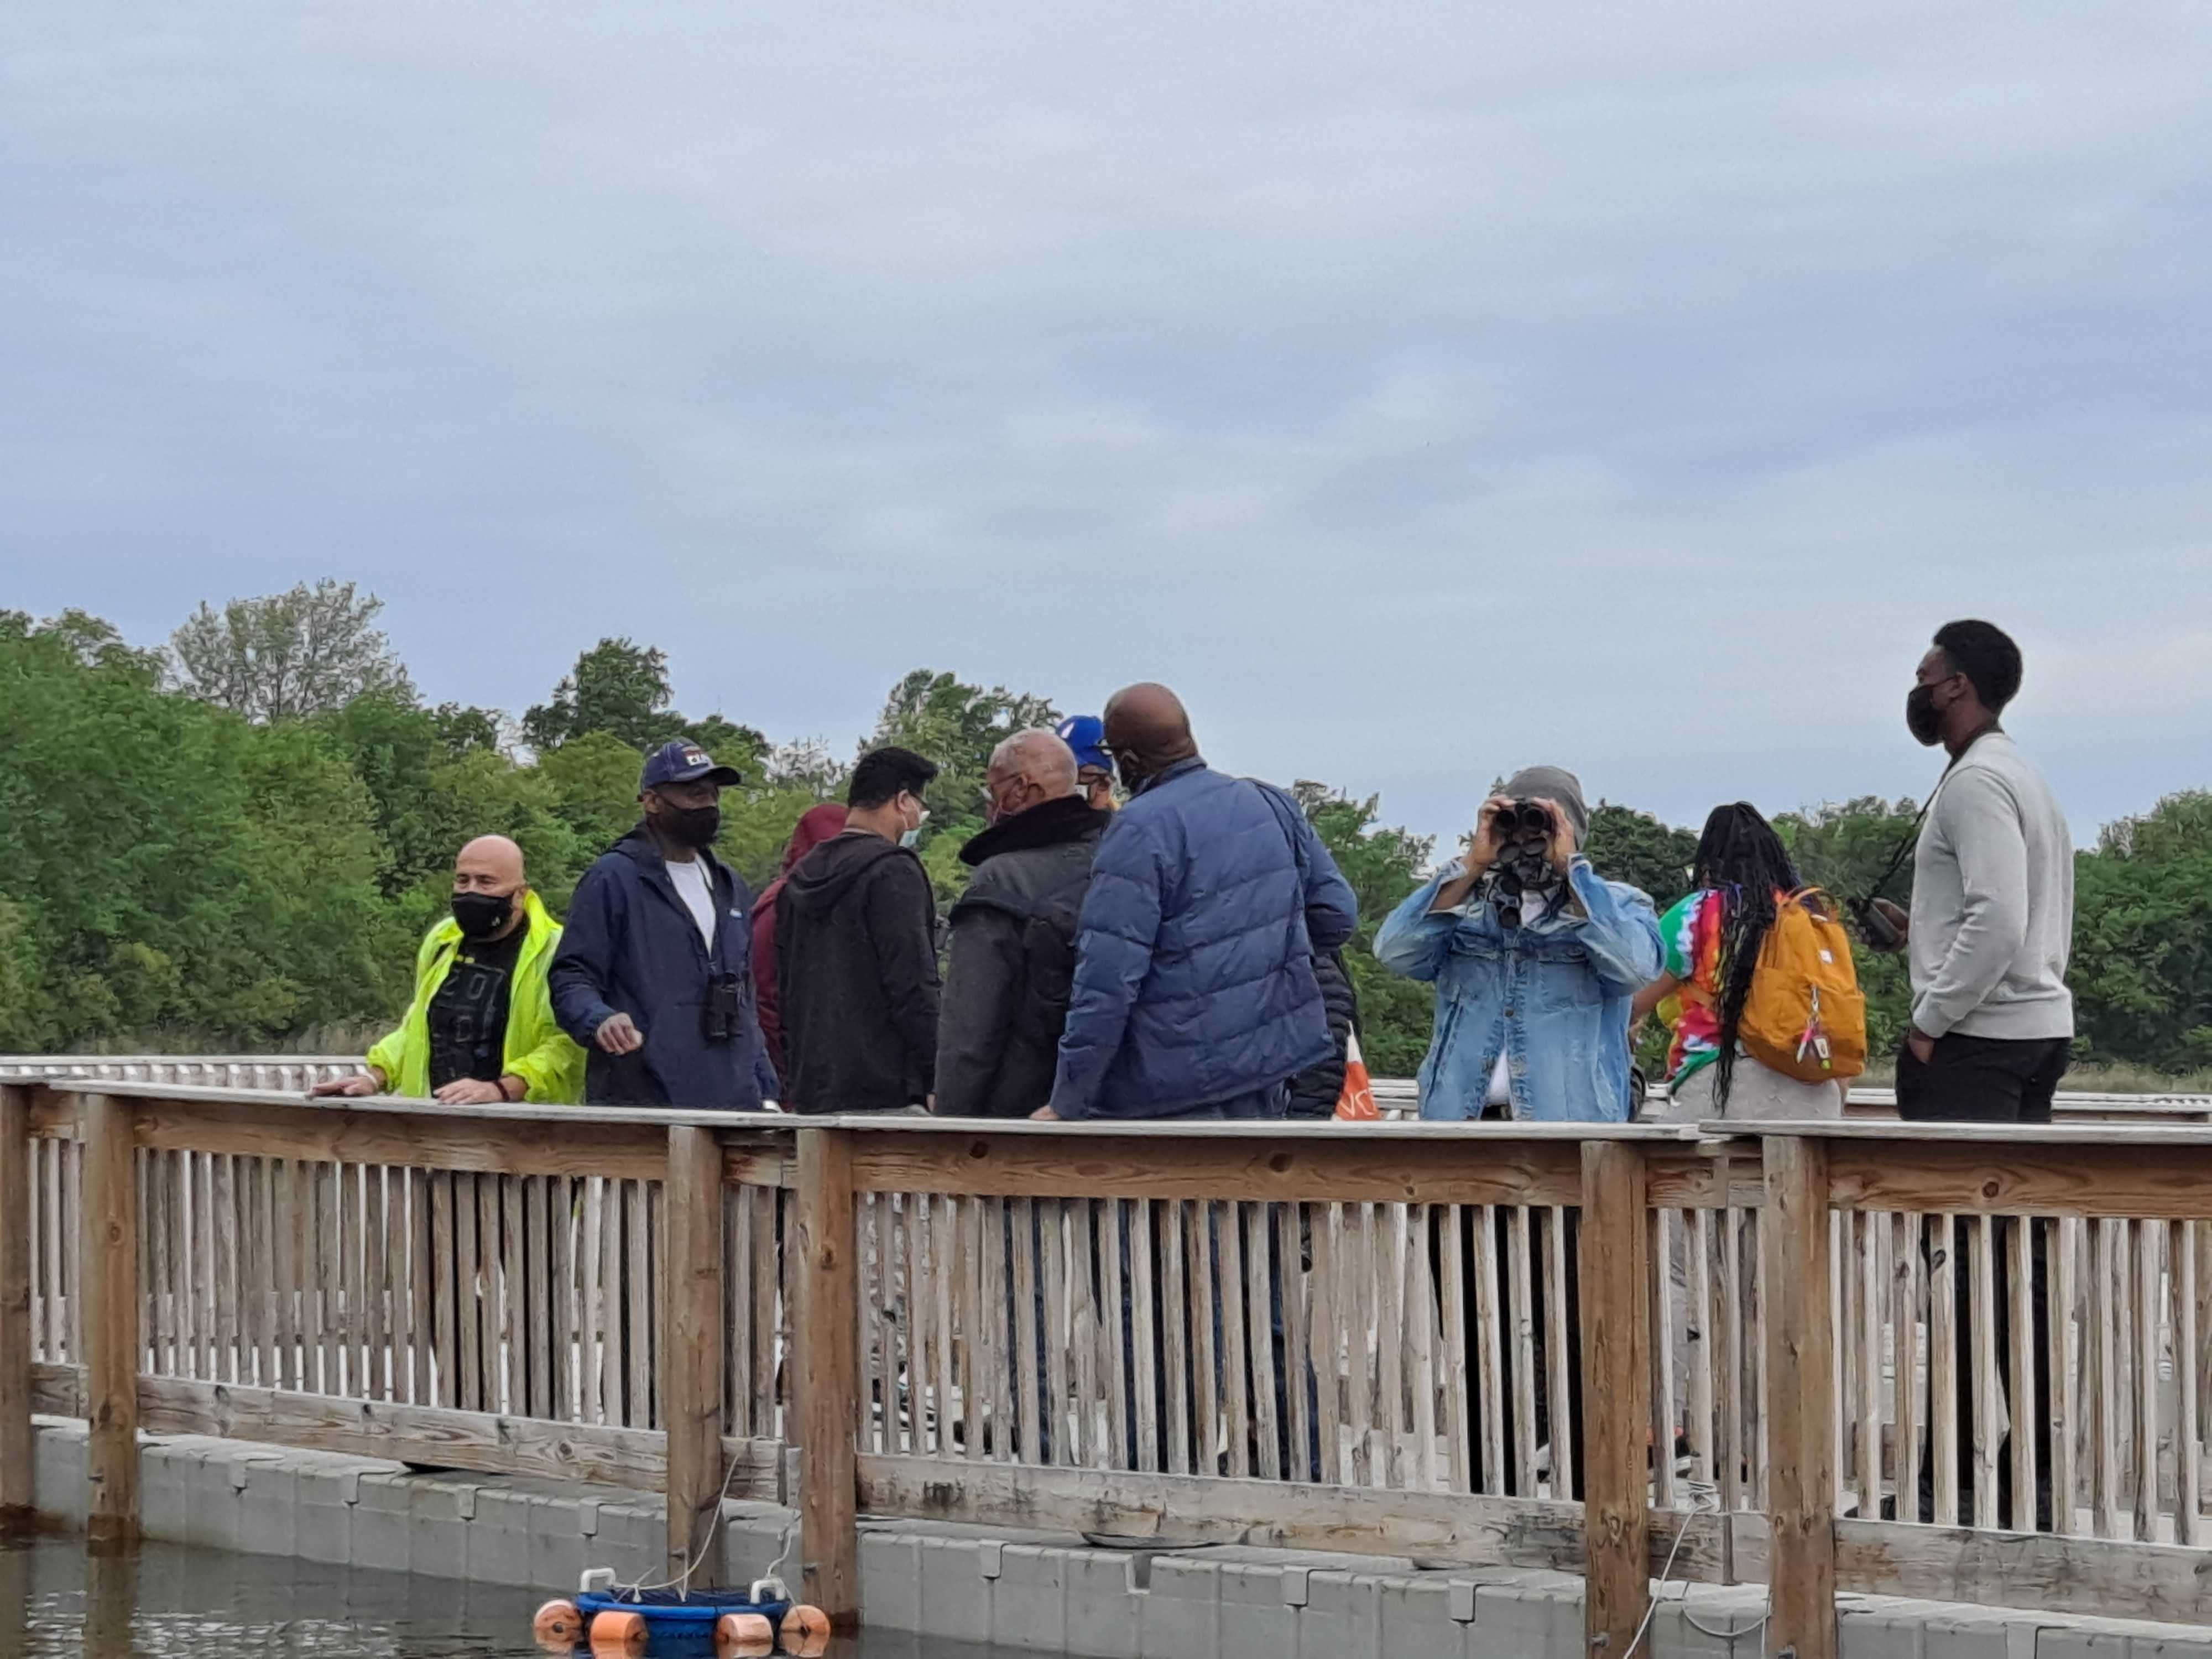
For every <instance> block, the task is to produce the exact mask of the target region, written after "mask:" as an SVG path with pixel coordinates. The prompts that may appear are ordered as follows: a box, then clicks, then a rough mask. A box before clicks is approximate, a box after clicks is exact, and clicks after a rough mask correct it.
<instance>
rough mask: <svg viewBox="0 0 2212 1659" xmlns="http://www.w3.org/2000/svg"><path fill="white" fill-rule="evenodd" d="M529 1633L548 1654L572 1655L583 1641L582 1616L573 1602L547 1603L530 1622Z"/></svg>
mask: <svg viewBox="0 0 2212 1659" xmlns="http://www.w3.org/2000/svg"><path fill="white" fill-rule="evenodd" d="M530 1633H531V1634H532V1636H534V1637H536V1638H538V1646H539V1647H541V1648H544V1650H545V1651H546V1652H548V1653H574V1651H575V1650H576V1644H577V1643H579V1642H580V1641H582V1640H583V1639H584V1615H583V1614H582V1613H579V1612H577V1611H576V1604H575V1603H574V1601H557V1600H556V1601H548V1602H547V1603H546V1604H545V1605H544V1607H540V1608H538V1616H537V1617H536V1618H535V1619H532V1620H531V1621H530Z"/></svg>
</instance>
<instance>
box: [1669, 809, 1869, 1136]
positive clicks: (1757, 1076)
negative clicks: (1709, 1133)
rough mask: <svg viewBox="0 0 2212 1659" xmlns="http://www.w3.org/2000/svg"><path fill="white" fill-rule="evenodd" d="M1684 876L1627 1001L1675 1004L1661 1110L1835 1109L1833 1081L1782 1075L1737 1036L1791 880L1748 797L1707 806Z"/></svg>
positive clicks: (1684, 1113)
mask: <svg viewBox="0 0 2212 1659" xmlns="http://www.w3.org/2000/svg"><path fill="white" fill-rule="evenodd" d="M1690 878H1691V881H1692V883H1693V884H1694V890H1692V892H1691V893H1690V895H1689V896H1687V897H1686V898H1685V899H1683V900H1682V901H1681V902H1680V903H1679V904H1677V905H1675V906H1674V908H1673V909H1671V910H1669V911H1668V913H1667V914H1666V915H1665V916H1663V917H1662V918H1661V920H1660V923H1659V938H1660V944H1661V945H1662V951H1663V953H1664V969H1663V971H1662V973H1661V974H1660V975H1659V977H1658V978H1657V979H1656V980H1654V981H1652V982H1651V983H1650V984H1649V985H1647V986H1645V987H1644V989H1643V990H1642V991H1640V992H1639V993H1638V994H1637V998H1636V1002H1635V1007H1634V1015H1635V1017H1636V1018H1642V1017H1643V1016H1644V1015H1645V1014H1647V1013H1649V1012H1651V1011H1652V1010H1653V1009H1655V1008H1658V1007H1660V1006H1662V1004H1664V1003H1666V1002H1667V1001H1668V1000H1669V999H1672V1000H1674V1003H1675V1004H1676V1006H1677V1008H1678V1011H1679V1012H1677V1013H1676V1014H1675V1016H1674V1022H1673V1023H1674V1043H1673V1046H1672V1047H1671V1048H1669V1049H1668V1056H1667V1064H1668V1110H1667V1113H1666V1115H1668V1117H1673V1118H1710V1117H1739V1118H1753V1117H1759V1118H1802V1117H1836V1116H1839V1115H1842V1112H1843V1109H1844V1096H1843V1090H1842V1087H1841V1085H1838V1084H1835V1083H1802V1082H1800V1081H1799V1080H1798V1079H1796V1078H1793V1077H1786V1076H1784V1074H1783V1073H1780V1072H1777V1071H1774V1070H1772V1069H1771V1068H1770V1067H1768V1066H1763V1065H1761V1064H1760V1063H1759V1061H1758V1060H1754V1059H1753V1058H1752V1057H1751V1056H1750V1055H1749V1054H1745V1053H1744V1052H1743V1051H1742V1050H1741V1048H1740V1047H1739V1045H1738V1044H1737V1042H1736V1031H1737V1028H1738V1026H1739V1025H1740V1024H1741V1021H1742V1018H1743V1010H1744V1005H1745V1004H1746V1003H1747V1001H1748V1000H1750V997H1751V982H1752V979H1753V975H1755V974H1756V973H1757V972H1758V970H1759V951H1760V949H1761V947H1762V946H1764V945H1765V943H1766V934H1767V930H1768V929H1769V928H1771V927H1773V926H1774V920H1775V915H1776V911H1777V908H1778V905H1779V903H1780V902H1781V901H1783V900H1784V899H1786V898H1787V897H1789V896H1790V894H1792V893H1795V892H1796V890H1798V887H1799V885H1800V884H1799V882H1798V878H1797V867H1796V865H1795V864H1793V863H1792V862H1791V861H1790V852H1789V849H1788V848H1785V847H1784V846H1783V844H1782V837H1781V836H1778V835H1776V834H1775V833H1774V826H1773V825H1772V824H1771V823H1768V822H1767V821H1766V819H1765V817H1763V816H1761V815H1760V813H1759V809H1758V808H1757V807H1755V806H1753V805H1751V804H1750V803H1749V802H1748V801H1737V802H1735V804H1734V805H1729V806H1716V807H1715V808H1714V809H1713V811H1712V815H1711V817H1708V818H1707V819H1706V820H1705V834H1704V835H1702V836H1699V838H1698V853H1697V860H1696V862H1695V863H1694V864H1693V865H1692V866H1691V872H1690ZM1815 902H1817V901H1815Z"/></svg>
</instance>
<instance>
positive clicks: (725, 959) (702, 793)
mask: <svg viewBox="0 0 2212 1659" xmlns="http://www.w3.org/2000/svg"><path fill="white" fill-rule="evenodd" d="M736 782H738V773H737V770H736V769H735V768H733V767H728V766H717V765H715V764H714V762H713V760H711V759H710V758H709V757H708V755H707V752H706V750H703V749H702V748H700V747H699V745H698V744H696V743H690V742H687V741H685V740H684V739H682V738H678V740H676V741H675V742H672V743H668V744H662V745H661V747H660V748H659V749H658V750H654V751H653V754H652V755H651V756H650V757H648V758H647V761H646V763H645V770H644V772H643V774H642V775H641V776H640V778H639V780H638V799H639V801H640V802H641V804H642V805H643V806H644V809H645V817H644V821H643V822H642V823H640V824H639V825H638V826H637V828H636V829H633V830H631V831H630V832H629V834H628V835H627V836H623V838H622V839H621V840H620V841H618V842H616V843H615V845H614V846H613V847H612V848H609V849H608V850H607V851H606V852H605V853H604V854H600V856H599V859H598V860H597V861H596V862H594V863H593V864H592V867H591V868H590V869H588V870H586V872H584V878H583V879H582V880H581V881H580V882H579V883H577V884H576V896H575V897H574V899H572V900H571V901H570V902H569V905H568V927H567V931H566V932H565V933H562V938H561V948H560V950H559V951H558V953H557V954H556V956H555V957H554V958H553V969H552V973H551V975H550V988H551V991H552V997H553V1016H554V1018H556V1019H557V1020H558V1021H559V1022H560V1023H561V1027H562V1030H565V1031H567V1032H568V1035H569V1036H572V1037H574V1039H575V1040H576V1041H577V1042H579V1043H580V1044H581V1045H582V1046H583V1048H584V1049H585V1051H586V1054H587V1055H588V1056H589V1058H588V1060H586V1065H585V1070H584V1102H585V1103H586V1105H590V1106H683V1107H696V1108H699V1109H705V1110H710V1111H712V1110H719V1111H757V1110H758V1109H760V1107H761V1104H762V1103H763V1101H764V1100H766V1099H767V1098H769V1097H771V1096H773V1095H774V1094H775V1088H776V1082H775V1071H774V1070H773V1069H772V1068H771V1067H770V1066H769V1062H768V1054H767V1051H766V1050H765V1049H764V1048H763V1046H762V1043H761V1034H760V1020H759V1017H758V1014H757V1012H756V1009H755V1005H754V999H753V983H752V973H751V965H752V964H751V960H750V958H751V955H752V927H751V923H750V917H749V915H748V913H749V912H750V909H751V908H752V895H751V893H750V891H748V890H747V889H746V887H745V884H744V881H742V880H741V879H739V878H738V875H737V874H736V872H733V871H732V870H730V869H728V868H727V867H726V866H724V865H723V864H722V863H721V862H720V860H717V859H716V858H715V857H714V854H713V853H712V852H711V851H709V850H708V849H709V848H710V847H711V846H712V845H713V843H714V837H715V836H716V835H717V834H718V833H719V832H720V829H721V806H720V794H721V792H722V790H723V789H724V788H726V787H728V786H730V785H732V784H734V783H736Z"/></svg>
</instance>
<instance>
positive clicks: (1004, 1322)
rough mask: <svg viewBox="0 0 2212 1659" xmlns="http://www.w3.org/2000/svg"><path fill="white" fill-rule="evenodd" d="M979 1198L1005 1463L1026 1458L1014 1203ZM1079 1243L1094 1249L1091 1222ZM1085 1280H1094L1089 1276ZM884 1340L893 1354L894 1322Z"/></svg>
mask: <svg viewBox="0 0 2212 1659" xmlns="http://www.w3.org/2000/svg"><path fill="white" fill-rule="evenodd" d="M884 1196H885V1195H884V1194H877V1198H878V1202H881V1201H884ZM975 1203H976V1206H977V1207H978V1208H979V1209H980V1210H981V1212H982V1231H983V1301H984V1304H985V1305H986V1306H987V1307H988V1308H989V1310H990V1313H991V1325H990V1333H991V1348H990V1352H991V1363H990V1367H989V1371H988V1375H987V1378H986V1382H987V1403H988V1407H989V1413H990V1420H991V1430H990V1443H989V1445H988V1446H987V1448H986V1450H987V1453H988V1454H989V1455H990V1456H991V1457H992V1458H993V1459H994V1460H996V1461H998V1462H1005V1463H1012V1462H1018V1461H1019V1460H1020V1457H1021V1434H1020V1429H1019V1426H1018V1423H1017V1421H1016V1419H1015V1415H1014V1386H1015V1385H1014V1376H1013V1372H1014V1354H1015V1350H1016V1349H1018V1347H1019V1346H1021V1343H1020V1339H1019V1338H1018V1335H1017V1334H1016V1331H1015V1327H1014V1293H1013V1282H1014V1278H1013V1273H1014V1264H1013V1255H1012V1250H1013V1234H1012V1231H1009V1230H1010V1229H1011V1228H1012V1225H1013V1221H1012V1217H1013V1206H1012V1205H1011V1204H1010V1203H1009V1202H1008V1201H1007V1200H1005V1199H1003V1198H984V1199H978V1200H975ZM1076 1243H1077V1245H1078V1247H1079V1249H1084V1250H1088V1249H1090V1248H1091V1246H1090V1231H1089V1227H1088V1224H1087V1223H1086V1225H1085V1228H1084V1229H1083V1230H1082V1231H1080V1232H1079V1235H1078V1237H1077V1240H1076ZM1088 1260H1089V1258H1088V1257H1087V1256H1086V1257H1085V1261H1088ZM1088 1283H1089V1279H1088V1277H1087V1276H1086V1278H1085V1284H1088ZM890 1342H891V1335H890V1328H889V1327H888V1326H886V1327H885V1332H884V1352H886V1353H888V1352H890ZM897 1449H898V1437H897V1436H896V1434H894V1433H893V1432H892V1431H890V1428H889V1427H886V1428H885V1430H884V1450H885V1451H886V1452H893V1451H896V1450H897Z"/></svg>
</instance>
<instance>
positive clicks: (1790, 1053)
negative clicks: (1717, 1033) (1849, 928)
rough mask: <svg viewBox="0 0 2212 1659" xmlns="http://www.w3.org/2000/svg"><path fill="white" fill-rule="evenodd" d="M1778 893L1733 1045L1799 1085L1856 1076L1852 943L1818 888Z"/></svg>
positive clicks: (1862, 1006)
mask: <svg viewBox="0 0 2212 1659" xmlns="http://www.w3.org/2000/svg"><path fill="white" fill-rule="evenodd" d="M1778 898H1779V902H1778V903H1777V904H1776V906H1775V915H1774V925H1773V926H1772V927H1769V928H1768V929H1767V930H1766V940H1765V944H1763V945H1760V946H1759V967H1758V969H1756V970H1755V971H1754V972H1753V975H1752V978H1751V994H1750V995H1749V996H1748V997H1747V998H1746V999H1745V1000H1744V1005H1743V1018H1742V1019H1741V1020H1740V1021H1739V1022H1738V1023H1737V1025H1736V1041H1737V1042H1740V1043H1741V1044H1742V1045H1743V1051H1744V1053H1746V1054H1749V1055H1750V1056H1751V1057H1752V1058H1753V1060H1757V1061H1759V1064H1760V1065H1762V1066H1768V1067H1771V1069H1773V1070H1775V1071H1778V1072H1780V1073H1782V1074H1783V1075H1784V1076H1785V1077H1794V1078H1796V1079H1797V1080H1798V1081H1799V1082H1801V1083H1840V1082H1843V1081H1844V1080H1845V1079H1850V1078H1855V1077H1857V1075H1858V1074H1859V1073H1862V1072H1863V1071H1865V1070H1866V1054H1867V1040H1866V997H1865V995H1864V994H1863V993H1862V992H1861V991H1860V990H1859V975H1858V969H1857V965H1856V964H1855V963H1853V962H1852V961H1851V942H1850V937H1849V936H1848V935H1847V934H1846V933H1844V925H1843V923H1842V922H1840V921H1838V920H1837V919H1836V916H1835V913H1834V911H1833V909H1832V908H1831V907H1830V905H1829V904H1828V903H1827V901H1826V896H1825V895H1823V894H1822V893H1821V892H1820V890H1819V889H1817V888H1813V887H1808V888H1805V889H1804V890H1802V891H1800V892H1796V893H1790V894H1787V895H1781V896H1778Z"/></svg>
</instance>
